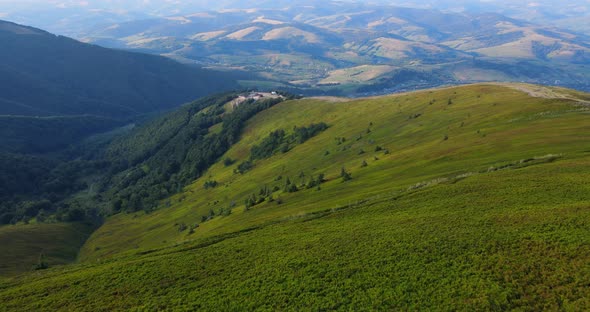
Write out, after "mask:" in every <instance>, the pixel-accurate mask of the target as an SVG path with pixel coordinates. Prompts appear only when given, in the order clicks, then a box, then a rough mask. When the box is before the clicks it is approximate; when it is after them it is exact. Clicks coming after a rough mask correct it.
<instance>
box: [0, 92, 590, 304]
mask: <svg viewBox="0 0 590 312" xmlns="http://www.w3.org/2000/svg"><path fill="white" fill-rule="evenodd" d="M524 87H526V86H524ZM524 87H523V86H519V88H521V89H522V88H524ZM554 91H555V92H558V91H559V92H562V90H554ZM570 95H571V96H576V94H574V93H572V94H570ZM568 97H569V96H568ZM434 99H436V101H433V100H434ZM449 99H451V101H450V104H449ZM588 111H589V109H588V107H587V104H586V103H583V102H575V101H573V100H571V99H564V98H561V99H548V98H540V97H531V96H529V95H528V94H526V93H524V92H522V91H518V90H515V89H513V88H512V87H506V86H500V85H472V86H465V87H459V88H449V89H441V90H432V91H422V92H418V93H411V94H403V95H397V96H390V97H382V98H374V99H359V100H355V101H348V102H339V101H338V100H337V99H334V100H330V99H306V100H300V101H289V102H285V103H281V104H278V105H276V106H274V107H272V108H270V109H268V110H266V111H263V112H262V113H259V114H258V115H257V116H255V117H254V118H253V119H251V120H250V121H249V123H248V126H247V128H246V130H245V134H244V135H243V137H242V139H241V140H240V141H239V142H238V143H237V144H236V145H234V146H233V147H232V149H230V150H229V151H228V152H227V154H226V156H227V157H230V158H232V159H234V160H237V162H236V163H235V164H233V165H231V166H227V167H226V166H225V165H224V164H223V163H218V164H216V165H214V166H213V167H212V168H211V169H210V170H209V172H208V174H207V175H205V176H204V177H203V179H200V180H197V181H196V182H195V183H194V184H193V185H191V186H189V187H187V188H186V190H185V192H183V193H182V194H179V195H176V196H174V197H173V198H171V199H170V200H169V201H163V202H162V206H163V207H162V209H160V210H158V211H155V212H152V213H150V214H147V215H145V214H143V213H135V214H119V215H117V216H114V217H112V218H110V219H109V220H107V222H106V223H105V224H104V225H103V226H102V227H101V228H100V229H99V230H98V231H96V232H95V233H94V234H93V235H92V236H91V238H90V239H89V240H88V241H87V243H86V244H85V245H84V247H83V249H82V252H81V256H80V258H81V260H82V262H81V263H80V264H76V265H73V266H68V267H62V268H53V269H49V270H47V271H44V272H40V273H34V274H28V275H23V276H20V277H18V278H13V279H9V280H4V281H0V300H2V302H3V303H4V307H5V309H6V310H19V309H20V310H22V309H25V310H32V309H38V308H39V307H43V308H44V309H50V310H60V309H61V310H158V309H188V310H220V309H223V310H253V309H263V310H318V309H325V310H328V309H329V310H333V309H335V310H350V309H353V310H359V309H363V308H364V309H371V308H372V309H382V310H392V309H393V310H396V309H400V310H404V309H411V310H416V309H442V310H506V309H520V310H542V309H549V310H558V309H565V310H572V311H576V310H580V311H582V310H587V309H588V308H589V307H590V301H588V298H590V288H589V287H588V285H590V271H589V269H588V266H587V263H588V261H589V259H590V248H589V246H590V230H589V229H590V227H589V224H590V197H588V194H589V191H590V186H589V185H588V183H587V181H588V180H589V178H590V171H589V170H588V166H589V165H590V140H589V136H590V134H589V133H590V132H589V131H588V130H590V124H589V123H588V122H587V118H588ZM418 114H421V115H420V116H418ZM314 122H315V123H317V122H326V123H327V124H328V125H329V126H330V128H328V129H327V130H326V131H324V132H322V133H320V134H318V135H317V136H315V137H313V138H311V139H310V140H308V141H307V142H305V143H303V144H301V145H298V146H296V147H295V148H293V149H292V150H291V151H289V152H287V153H285V154H281V153H279V154H277V155H275V156H273V157H271V158H269V159H265V160H257V161H255V162H254V164H255V167H254V168H253V169H252V170H251V171H248V172H246V173H244V174H239V173H234V169H235V167H236V166H237V165H238V164H239V163H240V162H242V161H244V160H246V159H247V157H248V156H249V151H250V148H251V147H252V146H253V145H255V144H258V143H260V142H261V141H262V140H263V139H264V138H265V137H267V135H268V134H269V133H270V132H271V131H274V130H276V129H278V128H282V129H285V130H287V131H288V132H290V131H291V129H292V128H293V126H307V125H309V124H311V123H314ZM368 128H369V129H370V131H367V129H368ZM359 135H360V138H359ZM336 137H338V138H341V137H346V141H345V142H344V143H341V144H337V140H336V139H335V138H336ZM357 138H358V140H357ZM340 141H342V140H340ZM376 146H381V147H382V148H384V149H387V150H389V152H390V153H389V154H386V153H385V152H384V151H383V150H382V151H378V152H376V151H375V150H376ZM361 149H362V150H364V151H365V153H362V154H360V153H359V151H360V150H361ZM326 151H329V153H325V152H326ZM375 156H377V158H378V159H375V158H374V157H375ZM363 160H365V161H366V162H367V163H368V166H366V167H361V163H362V162H363ZM343 166H344V167H346V169H347V170H348V171H349V172H351V173H352V177H353V179H352V180H350V181H347V182H342V180H341V179H340V178H339V173H340V171H341V168H342V167H343ZM301 171H303V173H304V174H305V178H304V179H303V180H305V181H307V179H308V178H309V177H310V176H316V175H317V174H319V173H325V175H326V178H327V181H326V182H325V183H323V184H322V185H321V190H317V189H316V188H313V189H302V190H300V191H299V192H296V193H283V191H282V186H283V185H284V181H285V179H286V177H289V178H290V180H292V181H295V182H296V183H297V184H299V180H300V178H299V175H300V172H301ZM279 175H281V176H282V177H283V178H282V179H281V180H280V181H275V180H276V178H277V176H279ZM210 180H215V181H217V182H218V183H219V185H218V186H217V187H215V188H209V189H205V188H204V187H203V184H204V183H205V181H210ZM265 185H268V186H269V187H271V188H272V187H273V186H275V185H280V186H281V190H279V191H277V192H275V193H274V194H273V197H274V198H275V199H277V198H281V200H282V201H283V203H282V204H280V205H278V204H277V203H276V201H275V202H272V203H271V202H268V201H267V202H263V203H261V204H259V205H256V206H254V207H252V208H251V209H250V210H248V211H245V209H244V205H243V203H244V200H245V199H246V198H247V197H248V196H250V195H251V194H253V193H256V194H258V191H259V189H260V188H261V187H264V186H265ZM232 201H235V202H236V203H237V205H236V206H235V207H234V208H233V209H232V213H231V214H230V215H227V216H221V215H218V214H219V210H220V209H222V208H223V209H224V210H226V209H227V207H228V206H229V204H230V202H232ZM209 210H213V212H214V213H215V214H216V216H215V217H214V218H213V219H212V220H208V221H206V222H201V216H203V215H207V214H208V213H209ZM182 223H184V224H186V225H189V226H190V225H192V224H194V223H199V227H198V228H196V229H195V230H194V233H192V234H190V232H189V231H188V230H184V231H179V225H180V224H182Z"/></svg>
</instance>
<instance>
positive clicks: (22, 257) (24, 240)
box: [0, 223, 94, 276]
mask: <svg viewBox="0 0 590 312" xmlns="http://www.w3.org/2000/svg"><path fill="white" fill-rule="evenodd" d="M93 229H94V228H93V227H92V226H89V225H85V224H79V223H52V224H30V225H5V226H2V227H0V246H2V250H4V252H3V253H2V254H0V275H1V276H13V275H17V274H20V273H23V272H27V271H31V268H32V267H33V265H35V264H37V263H38V262H39V256H40V255H41V254H44V256H45V261H46V262H47V264H48V265H49V266H50V267H51V266H55V265H63V264H67V263H71V262H73V261H75V260H76V258H77V256H78V251H79V249H80V247H81V246H82V244H84V242H85V241H86V239H87V238H88V236H90V234H91V233H92V231H93Z"/></svg>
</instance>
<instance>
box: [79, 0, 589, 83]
mask: <svg viewBox="0 0 590 312" xmlns="http://www.w3.org/2000/svg"><path fill="white" fill-rule="evenodd" d="M304 4H306V3H303V4H300V5H298V4H297V3H295V4H292V5H289V6H286V7H285V8H277V6H279V5H280V4H279V3H277V4H275V6H273V7H272V8H264V9H260V8H256V7H250V8H246V9H225V10H219V11H206V12H198V13H194V14H186V15H172V16H167V17H162V18H151V19H142V20H137V21H129V22H121V23H115V24H110V25H105V26H102V27H95V28H93V29H91V30H88V31H86V32H84V33H79V34H78V36H79V37H80V38H81V40H83V41H86V42H93V43H97V44H101V45H105V46H109V47H116V48H124V49H131V50H137V51H142V52H148V53H154V54H161V55H165V56H168V57H171V58H175V59H177V60H180V61H184V62H188V63H197V64H201V65H203V66H208V67H212V68H215V67H224V68H227V67H230V68H243V69H246V70H249V71H252V72H257V73H259V74H261V75H263V76H264V77H266V78H267V79H269V80H273V81H274V82H275V83H274V84H272V85H274V86H283V87H285V86H289V87H299V88H302V89H306V88H308V89H318V88H320V89H324V90H326V91H330V90H331V91H332V92H336V91H334V90H338V91H341V92H344V93H343V94H351V93H352V94H354V93H355V92H356V93H366V91H368V90H371V91H375V90H383V89H386V90H388V91H392V90H402V89H406V88H416V87H419V86H421V87H425V86H434V85H442V84H456V83H468V82H480V81H524V82H530V83H543V84H552V85H563V86H569V87H575V88H578V89H587V88H588V86H587V81H588V76H587V73H588V67H587V66H588V64H589V57H588V55H589V54H588V53H589V52H590V38H589V37H588V36H587V35H584V34H581V33H576V32H573V31H569V30H565V29H560V28H556V27H548V26H542V25H537V24H534V23H531V22H528V21H524V20H518V19H513V18H509V17H506V16H504V15H500V14H497V13H451V12H442V11H438V10H433V9H415V8H401V7H393V6H388V5H376V4H361V3H354V2H353V3H348V2H321V3H317V2H314V4H313V5H304ZM285 5H287V4H285ZM260 85H261V86H267V85H268V82H267V83H260Z"/></svg>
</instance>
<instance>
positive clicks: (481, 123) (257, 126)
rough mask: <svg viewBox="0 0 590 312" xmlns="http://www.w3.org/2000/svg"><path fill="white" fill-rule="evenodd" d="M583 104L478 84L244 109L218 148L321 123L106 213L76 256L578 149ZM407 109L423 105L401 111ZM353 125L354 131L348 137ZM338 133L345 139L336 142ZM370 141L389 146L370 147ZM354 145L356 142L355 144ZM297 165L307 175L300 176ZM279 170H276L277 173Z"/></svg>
mask: <svg viewBox="0 0 590 312" xmlns="http://www.w3.org/2000/svg"><path fill="white" fill-rule="evenodd" d="M449 99H451V101H452V104H451V105H449V104H448V100H449ZM434 100H436V101H434ZM430 103H432V104H430ZM586 110H587V108H586V107H584V106H580V107H577V106H575V105H572V103H571V101H566V100H550V99H542V98H533V97H530V96H528V95H527V94H525V93H523V92H520V91H516V90H513V89H510V88H505V87H501V86H487V85H475V86H468V87H461V88H451V89H443V90H437V91H424V92H419V93H411V94H407V95H398V96H391V97H383V98H375V99H369V100H366V99H361V100H357V101H351V102H345V103H337V102H330V101H325V100H321V99H306V100H301V101H296V102H286V103H282V104H279V105H278V106H276V107H273V108H271V109H269V110H267V111H265V112H263V113H261V114H259V115H258V116H256V117H254V118H253V119H252V120H251V121H250V122H249V126H248V127H247V128H246V129H245V132H244V133H245V134H244V135H243V138H242V139H241V140H240V142H238V143H237V144H236V145H234V147H233V148H232V149H231V150H230V151H229V152H228V153H227V154H226V156H227V157H230V158H232V159H235V160H237V163H239V162H241V161H243V160H245V159H246V158H247V157H248V155H249V151H250V148H251V147H252V146H253V145H254V144H257V143H258V142H260V141H261V140H262V139H263V138H264V137H266V136H267V135H268V133H269V132H271V131H274V130H276V129H279V128H283V129H286V130H290V129H292V128H293V126H306V125H308V124H310V123H313V122H326V123H327V124H328V125H330V128H329V129H328V130H326V131H325V132H323V133H321V134H319V135H318V136H316V137H314V138H312V139H311V140H309V141H307V142H306V143H304V144H303V145H299V146H297V147H295V148H294V149H293V150H291V151H289V152H288V153H286V154H280V153H279V154H278V155H276V156H274V157H272V158H270V159H267V160H262V161H257V162H256V166H255V168H254V169H253V170H252V171H249V172H247V173H245V174H243V175H240V174H235V173H234V169H235V167H236V166H237V165H232V166H229V167H225V166H224V165H223V164H222V163H219V164H217V165H214V166H213V167H212V168H211V169H210V170H209V172H208V173H207V174H206V175H205V176H204V177H203V178H202V179H200V180H197V181H196V182H195V183H194V184H193V185H192V186H190V187H187V188H186V191H185V192H184V193H182V194H179V195H177V196H175V197H172V198H171V199H170V200H167V201H164V202H162V206H170V207H169V208H164V209H161V210H159V211H156V212H154V213H151V214H149V215H143V214H121V215H117V216H115V217H113V218H111V219H110V220H109V221H108V222H107V223H106V224H105V225H104V226H103V227H102V228H100V229H99V230H98V231H97V232H96V233H94V234H93V236H92V237H91V239H90V240H89V242H88V243H87V244H86V245H85V246H84V249H83V250H82V254H81V257H82V259H84V260H93V259H100V258H103V257H105V256H109V255H112V254H115V253H118V252H124V251H127V250H130V249H145V248H148V249H149V248H157V247H161V246H166V245H169V244H172V243H178V242H183V241H185V240H191V239H195V238H200V237H209V236H214V235H218V234H224V233H229V232H233V231H239V230H242V229H244V228H248V227H252V226H258V225H260V224H264V223H266V222H273V221H276V220H281V219H284V218H289V217H292V216H297V215H300V214H304V213H308V212H313V211H318V210H325V209H331V208H337V207H341V206H344V205H348V204H349V203H351V202H356V201H357V200H362V199H364V198H367V197H372V196H376V195H379V194H382V193H384V192H388V193H390V192H397V191H403V190H406V189H407V188H408V187H410V186H412V185H414V184H416V183H420V182H425V181H430V180H434V179H438V178H441V177H447V176H451V177H453V176H457V175H461V174H464V173H469V172H474V171H480V170H487V169H488V167H490V166H499V165H502V164H506V163H511V162H515V161H516V162H517V161H520V160H521V159H527V158H532V157H536V156H544V155H547V154H564V157H577V156H578V153H579V152H581V151H585V150H590V140H588V135H587V133H588V129H589V128H590V125H589V124H588V123H587V114H586ZM416 114H422V115H421V116H419V117H417V118H411V119H410V116H415V115H416ZM371 123H372V124H373V125H372V126H370V124H371ZM367 129H370V131H371V132H370V133H367ZM359 136H361V137H362V138H361V139H359V140H357V138H358V137H359ZM445 136H447V137H448V139H447V140H444V138H445ZM336 137H345V138H346V139H347V140H346V142H344V143H343V144H340V145H337V140H335V138H336ZM377 146H380V147H382V148H384V149H388V150H389V151H390V154H385V153H384V151H379V152H375V149H376V147H377ZM343 149H346V150H344V151H343ZM361 150H364V151H365V153H364V154H360V155H359V153H360V151H361ZM326 151H328V152H329V154H328V155H326V153H325V152H326ZM375 156H376V157H377V158H378V160H375V158H374V157H375ZM363 160H366V161H367V163H368V166H367V167H365V168H361V164H362V162H363ZM342 167H345V168H347V170H348V171H349V172H351V173H352V176H353V180H351V181H349V182H346V183H342V182H341V179H340V178H339V174H340V171H341V168H342ZM302 171H303V173H304V174H305V176H306V177H305V178H303V179H300V178H299V175H300V173H301V172H302ZM320 173H325V174H326V178H327V179H328V182H326V183H324V184H323V185H322V186H321V188H322V189H321V191H317V190H315V189H310V190H302V191H300V192H297V193H292V194H284V193H282V191H279V192H276V193H274V194H273V197H274V198H278V197H280V198H281V199H282V200H283V201H284V203H283V204H282V205H277V204H276V203H268V202H265V203H262V204H260V205H257V206H256V207H254V208H253V209H251V210H250V211H248V212H247V213H244V211H243V210H244V209H243V207H244V205H243V203H244V200H245V199H246V198H248V197H249V196H250V195H251V194H253V193H255V194H258V192H259V189H260V188H261V187H264V186H268V187H269V188H273V187H274V186H279V187H280V188H281V189H283V186H284V184H285V179H286V178H287V177H289V178H290V179H291V180H292V181H294V182H296V183H299V182H300V180H304V181H305V182H306V181H307V180H308V179H309V177H310V176H317V175H318V174H320ZM278 176H282V177H283V179H282V180H280V181H275V180H276V178H277V177H278ZM209 179H211V180H215V181H217V182H218V183H219V186H218V187H217V188H214V189H208V190H205V189H204V187H203V184H204V183H205V181H207V180H209ZM231 202H235V203H236V204H237V206H236V208H235V209H233V211H232V214H231V215H230V216H226V217H218V218H214V219H213V220H210V221H207V222H204V223H201V217H202V216H204V215H208V214H209V210H211V209H213V210H214V211H215V212H216V213H217V212H219V210H220V209H222V208H227V207H229V205H230V204H231ZM182 223H185V224H187V225H192V224H195V223H199V225H200V226H199V228H198V229H196V231H195V233H194V234H191V235H188V234H187V232H179V231H178V225H179V224H182Z"/></svg>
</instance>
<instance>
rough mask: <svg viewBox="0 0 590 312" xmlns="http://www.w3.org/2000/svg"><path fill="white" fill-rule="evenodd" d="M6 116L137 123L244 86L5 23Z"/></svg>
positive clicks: (1, 109) (0, 71)
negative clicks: (89, 117)
mask: <svg viewBox="0 0 590 312" xmlns="http://www.w3.org/2000/svg"><path fill="white" fill-rule="evenodd" d="M0 42H2V49H0V86H1V87H0V88H1V92H0V103H2V105H0V115H35V116H36V115H39V116H55V115H85V114H90V115H98V116H111V117H115V118H129V117H132V116H135V115H138V114H143V113H147V112H153V111H159V110H164V109H170V108H173V107H176V106H178V105H180V104H182V103H184V102H187V101H189V100H192V99H195V98H197V97H200V96H203V95H205V94H208V93H211V92H215V91H220V90H223V89H232V88H235V87H236V83H235V80H236V76H235V75H234V74H232V73H221V72H215V71H210V70H205V69H201V68H197V67H191V66H186V65H183V64H179V63H177V62H175V61H173V60H170V59H169V58H164V57H161V56H155V55H148V54H138V53H130V52H125V51H117V50H110V49H106V48H102V47H99V46H95V45H90V44H85V43H81V42H78V41H75V40H73V39H70V38H66V37H62V36H55V35H52V34H50V33H48V32H45V31H42V30H39V29H35V28H31V27H26V26H21V25H17V24H13V23H10V22H4V21H2V22H0Z"/></svg>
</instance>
